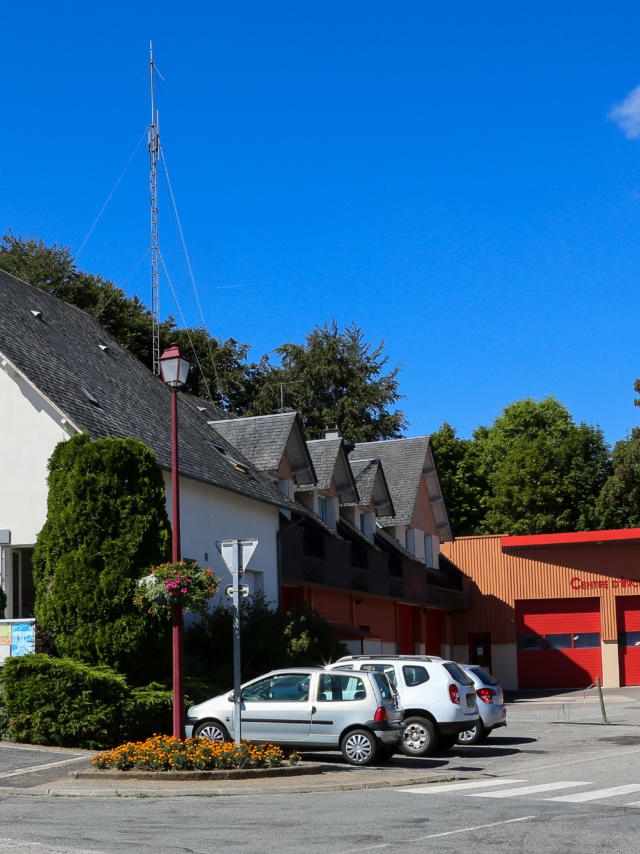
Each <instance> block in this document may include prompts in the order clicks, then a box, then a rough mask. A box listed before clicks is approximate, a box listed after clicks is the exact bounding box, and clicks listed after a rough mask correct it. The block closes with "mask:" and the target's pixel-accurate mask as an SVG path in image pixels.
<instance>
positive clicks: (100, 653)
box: [33, 434, 169, 681]
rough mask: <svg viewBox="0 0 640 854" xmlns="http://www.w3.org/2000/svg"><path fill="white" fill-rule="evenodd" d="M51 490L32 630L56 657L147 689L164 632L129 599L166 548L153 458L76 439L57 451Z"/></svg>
mask: <svg viewBox="0 0 640 854" xmlns="http://www.w3.org/2000/svg"><path fill="white" fill-rule="evenodd" d="M48 484H49V493H48V499H47V519H46V522H45V524H44V527H43V528H42V531H41V532H40V534H39V535H38V539H37V542H36V546H35V550H34V555H33V573H34V582H35V588H36V603H35V614H36V618H37V620H38V623H39V624H40V626H41V627H42V629H43V630H44V631H45V632H49V633H50V634H51V635H52V636H53V639H54V643H55V649H56V652H57V654H58V655H60V656H69V657H71V658H76V659H80V660H83V661H85V662H87V663H88V664H104V665H108V666H110V667H113V668H115V669H116V670H119V671H120V672H122V673H124V674H127V675H129V676H130V677H131V678H132V679H133V680H134V681H137V680H140V681H148V678H149V673H148V670H149V669H153V664H154V662H156V661H158V660H159V659H163V656H161V655H159V654H158V653H159V649H160V648H162V644H163V643H164V640H165V639H166V635H167V632H166V631H165V630H164V628H163V626H162V624H160V623H159V622H157V621H154V620H151V618H149V616H148V615H147V614H145V615H144V616H143V615H141V614H139V613H138V612H137V611H136V610H135V608H134V605H133V596H134V593H135V590H136V586H137V581H138V579H139V578H140V577H142V576H143V575H145V574H146V573H147V572H148V569H149V567H150V566H152V565H153V564H154V563H157V562H159V561H162V560H164V559H166V558H167V550H168V544H169V522H168V519H167V513H166V509H165V493H164V482H163V478H162V473H161V471H160V468H159V466H158V465H157V463H156V461H155V457H154V455H153V453H152V451H150V450H149V448H147V447H146V446H145V445H144V444H143V443H142V442H140V441H138V440H137V439H111V438H108V439H97V440H95V441H92V440H91V439H90V438H89V436H88V435H87V434H81V435H78V436H74V437H72V438H71V439H69V440H68V441H67V442H61V443H60V444H59V445H57V446H56V448H55V450H54V452H53V454H52V456H51V459H50V460H49V477H48ZM167 660H168V659H167Z"/></svg>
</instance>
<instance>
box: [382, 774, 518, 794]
mask: <svg viewBox="0 0 640 854" xmlns="http://www.w3.org/2000/svg"><path fill="white" fill-rule="evenodd" d="M512 783H526V780H511V779H508V778H507V777H501V778H497V777H496V778H495V779H492V780H465V781H464V782H462V783H432V784H431V785H429V786H412V787H411V788H410V789H398V791H399V792H408V793H409V794H410V795H435V794H436V793H437V792H465V791H466V790H467V789H484V788H488V787H489V786H510V785H511V784H512Z"/></svg>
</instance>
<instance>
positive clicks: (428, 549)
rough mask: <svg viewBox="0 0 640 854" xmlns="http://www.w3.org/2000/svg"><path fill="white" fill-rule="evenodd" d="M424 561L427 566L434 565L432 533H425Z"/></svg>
mask: <svg viewBox="0 0 640 854" xmlns="http://www.w3.org/2000/svg"><path fill="white" fill-rule="evenodd" d="M424 562H425V564H426V565H427V566H433V543H432V542H431V534H425V535H424Z"/></svg>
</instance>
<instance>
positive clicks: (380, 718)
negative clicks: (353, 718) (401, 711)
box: [373, 706, 389, 724]
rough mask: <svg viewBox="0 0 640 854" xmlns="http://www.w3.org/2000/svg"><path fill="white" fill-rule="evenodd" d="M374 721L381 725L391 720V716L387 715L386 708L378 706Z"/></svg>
mask: <svg viewBox="0 0 640 854" xmlns="http://www.w3.org/2000/svg"><path fill="white" fill-rule="evenodd" d="M373 719H374V721H376V723H379V724H381V723H387V722H388V720H389V715H388V714H387V710H386V708H385V707H384V706H378V708H377V709H376V713H375V715H374V716H373Z"/></svg>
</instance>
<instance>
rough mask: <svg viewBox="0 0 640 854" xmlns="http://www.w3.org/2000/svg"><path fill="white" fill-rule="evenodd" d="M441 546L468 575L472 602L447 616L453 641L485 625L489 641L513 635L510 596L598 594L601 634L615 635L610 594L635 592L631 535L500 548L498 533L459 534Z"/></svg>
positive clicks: (639, 568)
mask: <svg viewBox="0 0 640 854" xmlns="http://www.w3.org/2000/svg"><path fill="white" fill-rule="evenodd" d="M441 548H442V551H443V552H444V554H446V555H447V557H449V558H451V560H452V561H454V563H456V564H457V566H459V567H460V569H461V570H462V571H463V572H464V573H465V574H466V575H467V576H469V578H470V579H471V586H472V591H473V607H472V610H471V611H469V612H466V613H462V612H460V613H456V614H455V615H454V618H453V622H454V634H455V637H456V641H457V642H458V643H463V642H466V636H467V634H469V633H470V632H476V631H490V632H491V637H492V642H493V643H510V642H513V641H514V640H515V625H514V611H513V608H514V602H515V600H521V599H566V598H571V599H579V598H590V597H593V596H597V597H598V598H599V600H600V609H601V623H602V637H603V639H604V640H615V638H616V637H617V628H616V597H618V596H629V595H637V594H639V593H640V544H639V543H637V542H635V543H634V542H633V541H627V542H624V541H618V542H604V543H602V544H598V543H583V544H580V545H566V544H561V545H552V546H536V547H518V548H512V549H505V550H503V549H502V537H501V536H499V535H496V536H493V535H492V536H488V537H463V538H460V539H459V540H456V541H455V542H453V543H444V544H443V545H442V547H441Z"/></svg>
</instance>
